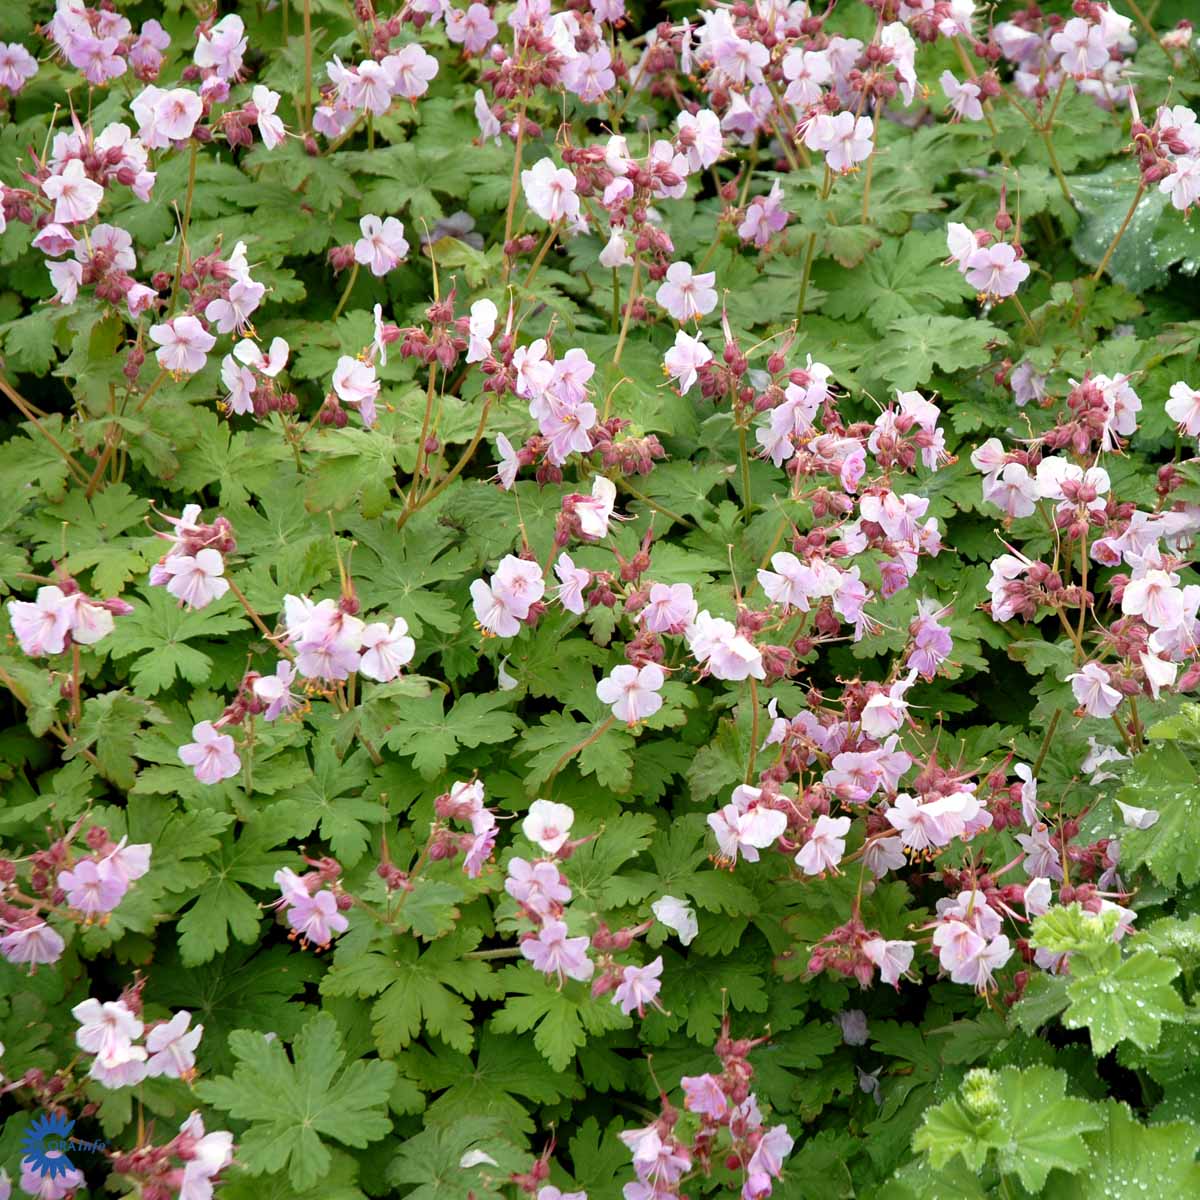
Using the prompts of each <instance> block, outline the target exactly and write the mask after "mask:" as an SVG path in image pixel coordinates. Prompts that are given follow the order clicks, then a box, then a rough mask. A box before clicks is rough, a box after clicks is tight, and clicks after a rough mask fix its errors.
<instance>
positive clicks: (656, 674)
mask: <svg viewBox="0 0 1200 1200" xmlns="http://www.w3.org/2000/svg"><path fill="white" fill-rule="evenodd" d="M665 680H666V676H665V675H664V674H663V669H662V667H660V666H659V665H658V664H657V663H647V664H646V665H645V666H644V667H642V668H641V669H640V670H639V669H638V668H637V667H634V666H631V665H629V664H628V663H623V664H622V665H621V666H619V667H614V668H613V671H612V674H611V675H607V676H605V678H603V679H602V680H600V682H599V683H598V684H596V695H597V697H599V699H600V700H602V701H603V702H604V703H605V704H611V705H612V711H613V716H614V717H616V718H617V720H618V721H624V722H625V723H626V724H627V725H637V724H638V722H640V721H644V720H645V719H646V718H647V717H651V716H653V715H654V714H655V713H656V712H658V710H659V709H660V708H662V697H661V696H660V695H659V694H658V693H659V690H660V689H661V688H662V685H663V683H664V681H665Z"/></svg>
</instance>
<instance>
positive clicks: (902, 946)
mask: <svg viewBox="0 0 1200 1200" xmlns="http://www.w3.org/2000/svg"><path fill="white" fill-rule="evenodd" d="M914 945H915V943H913V942H898V941H888V940H887V939H886V938H871V940H870V941H867V942H863V947H862V950H863V953H864V954H865V955H866V956H867V958H869V959H870V960H871V962H873V963H874V964H875V965H876V966H877V967H878V968H879V979H880V982H882V983H888V984H891V986H892V987H894V988H896V989H897V990H899V987H900V976H901V975H903V974H904V972H905V971H907V970H908V968H909V966H910V965H911V963H912V960H913V947H914Z"/></svg>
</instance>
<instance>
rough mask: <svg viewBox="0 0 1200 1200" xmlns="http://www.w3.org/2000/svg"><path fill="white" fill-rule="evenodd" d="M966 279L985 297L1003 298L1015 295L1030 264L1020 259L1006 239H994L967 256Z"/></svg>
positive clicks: (1026, 274) (1026, 275) (1024, 278)
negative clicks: (1001, 240) (997, 240)
mask: <svg viewBox="0 0 1200 1200" xmlns="http://www.w3.org/2000/svg"><path fill="white" fill-rule="evenodd" d="M966 276H967V282H968V283H969V284H970V285H971V286H972V287H973V288H975V290H976V291H977V292H979V294H980V295H982V296H990V297H992V298H993V299H996V300H1003V299H1004V298H1005V297H1006V296H1012V295H1015V294H1016V291H1017V288H1018V287H1020V285H1021V284H1022V283H1023V282H1024V280H1026V279H1027V278H1028V277H1029V264H1028V263H1027V262H1024V261H1023V260H1021V259H1018V258H1017V252H1016V251H1015V250H1014V249H1013V248H1012V247H1011V246H1010V245H1009V244H1008V243H1007V242H994V243H993V244H992V245H990V246H980V247H979V248H978V249H976V250H973V251H971V255H970V257H969V258H968V259H967V270H966Z"/></svg>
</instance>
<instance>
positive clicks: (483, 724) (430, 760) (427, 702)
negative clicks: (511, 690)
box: [386, 692, 521, 779]
mask: <svg viewBox="0 0 1200 1200" xmlns="http://www.w3.org/2000/svg"><path fill="white" fill-rule="evenodd" d="M444 703H445V699H444V697H443V696H442V695H441V694H440V693H439V694H437V695H433V696H429V697H427V698H425V699H419V700H412V701H410V702H408V703H406V704H404V705H403V707H401V708H400V709H399V710H398V712H397V714H396V722H395V724H394V725H393V726H392V728H391V730H390V731H389V732H388V735H387V741H386V745H387V746H388V748H389V749H391V750H395V751H396V753H397V754H400V755H403V756H404V757H408V758H411V759H412V760H413V765H414V766H415V767H416V768H417V770H418V771H419V772H420V773H421V774H422V775H423V776H424V777H425V778H426V779H434V778H436V777H437V776H438V774H440V773H441V772H442V771H444V770H445V769H446V763H447V762H448V761H449V759H450V756H451V755H453V754H454V753H456V752H457V750H458V749H459V747H462V746H465V747H466V748H467V749H469V750H473V749H475V748H476V747H477V746H483V745H489V746H490V745H494V744H496V743H498V742H507V741H508V740H509V739H510V738H512V737H513V736H514V735H515V734H516V732H517V730H518V729H519V728H520V727H521V721H520V718H518V717H516V716H514V715H513V714H512V713H510V712H504V711H502V710H504V709H506V708H508V707H509V705H510V703H511V700H510V697H508V696H506V695H505V694H504V693H503V692H492V693H490V694H487V695H484V694H477V693H473V694H471V695H467V696H464V697H463V698H462V699H461V700H459V701H458V702H457V703H456V704H455V705H454V706H453V708H451V709H450V710H449V712H445V711H443V705H444Z"/></svg>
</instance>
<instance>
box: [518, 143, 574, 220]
mask: <svg viewBox="0 0 1200 1200" xmlns="http://www.w3.org/2000/svg"><path fill="white" fill-rule="evenodd" d="M521 187H522V188H523V189H524V192H525V203H526V204H528V205H529V207H530V208H531V209H532V210H533V211H534V212H535V213H537V215H538V216H539V217H541V218H542V220H543V221H548V222H550V224H551V225H553V224H555V222H557V221H563V220H569V221H573V220H574V219H575V218H576V217H577V216H579V197H578V196H577V195H576V194H575V176H574V175H573V174H572V173H571V172H570V171H568V170H567V168H566V167H556V166H555V165H554V159H552V158H543V159H540V160H539V161H538V162H536V163H534V164H533V166H532V167H530V168H529V170H527V171H522V172H521Z"/></svg>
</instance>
